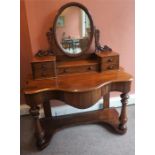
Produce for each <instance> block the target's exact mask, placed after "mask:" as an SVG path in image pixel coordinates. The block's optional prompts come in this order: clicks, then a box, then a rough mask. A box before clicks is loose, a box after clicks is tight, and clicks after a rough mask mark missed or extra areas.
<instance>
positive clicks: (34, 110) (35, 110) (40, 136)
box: [30, 106, 45, 149]
mask: <svg viewBox="0 0 155 155" xmlns="http://www.w3.org/2000/svg"><path fill="white" fill-rule="evenodd" d="M39 109H40V108H39V107H38V106H34V107H31V109H30V113H31V115H32V116H33V117H34V121H35V136H36V139H37V146H38V147H39V148H40V149H41V147H42V146H43V145H44V143H45V132H44V130H43V128H42V126H41V123H40V120H39Z"/></svg>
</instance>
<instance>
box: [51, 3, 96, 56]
mask: <svg viewBox="0 0 155 155" xmlns="http://www.w3.org/2000/svg"><path fill="white" fill-rule="evenodd" d="M71 6H76V7H79V8H80V9H82V10H84V11H85V13H86V14H87V15H88V18H89V20H90V26H91V34H90V40H89V43H88V46H87V48H86V49H85V50H83V51H81V52H80V53H78V54H70V53H67V52H65V51H64V50H63V48H61V47H60V45H59V42H58V40H57V37H56V24H57V19H58V17H59V15H60V14H61V13H62V12H63V11H64V10H65V9H66V8H68V7H71ZM53 30H54V40H55V43H56V45H57V46H58V48H59V49H60V51H61V52H63V53H64V54H65V55H68V56H70V57H77V56H80V55H82V54H84V53H86V52H87V51H88V49H89V48H90V46H91V44H92V40H93V35H94V24H93V20H92V17H91V15H90V13H89V11H88V9H87V8H86V7H85V6H83V5H82V4H80V3H77V2H70V3H67V4H65V5H63V6H62V7H61V8H60V9H59V10H58V12H57V14H56V16H55V19H54V24H53Z"/></svg>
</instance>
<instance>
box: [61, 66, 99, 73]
mask: <svg viewBox="0 0 155 155" xmlns="http://www.w3.org/2000/svg"><path fill="white" fill-rule="evenodd" d="M97 69H98V67H97V65H91V66H82V67H70V68H69V67H68V68H67V67H66V68H58V74H59V75H61V74H69V73H82V72H90V71H97Z"/></svg>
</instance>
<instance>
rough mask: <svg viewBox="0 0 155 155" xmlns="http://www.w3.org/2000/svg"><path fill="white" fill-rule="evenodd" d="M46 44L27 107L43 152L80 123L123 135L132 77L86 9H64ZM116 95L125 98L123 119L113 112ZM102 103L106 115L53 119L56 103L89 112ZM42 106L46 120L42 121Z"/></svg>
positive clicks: (35, 69)
mask: <svg viewBox="0 0 155 155" xmlns="http://www.w3.org/2000/svg"><path fill="white" fill-rule="evenodd" d="M47 38H48V42H49V49H47V50H40V51H39V52H38V53H37V54H36V55H35V56H34V58H33V59H32V62H31V66H32V76H30V77H29V78H28V79H27V81H26V84H25V88H24V94H25V98H26V103H27V104H28V105H29V106H30V114H31V115H32V116H33V117H34V124H35V136H36V144H37V147H38V148H39V149H44V148H45V147H46V146H47V145H48V144H49V142H50V140H51V137H52V136H53V134H54V133H55V132H56V131H58V130H59V129H61V128H63V127H66V126H69V125H77V124H81V123H106V124H108V125H109V126H110V127H112V129H114V131H115V132H117V133H119V134H124V133H125V132H126V131H127V127H126V122H127V114H126V108H127V100H128V92H129V91H130V89H131V82H132V76H131V75H130V74H128V73H127V72H125V70H124V69H123V68H121V67H120V66H119V54H118V53H116V52H114V51H113V50H112V49H111V48H110V47H108V46H107V45H103V46H102V45H101V44H100V41H99V38H100V31H99V30H98V29H96V28H95V26H94V24H93V20H92V17H91V15H90V13H89V11H88V10H87V8H86V7H85V6H83V5H82V4H79V3H75V2H71V3H67V4H65V5H63V6H62V7H61V8H60V9H59V10H58V12H57V14H56V16H55V20H54V23H53V26H52V28H50V30H49V32H47ZM111 91H119V92H121V103H122V107H121V112H120V114H119V113H118V112H117V111H116V109H115V108H110V107H109V98H110V92H111ZM101 98H103V99H104V104H103V109H100V110H96V111H92V112H85V113H80V114H70V115H64V116H55V117H53V116H52V113H51V105H50V102H49V101H50V100H51V99H57V100H61V101H64V102H65V103H66V104H68V105H71V106H73V107H75V108H79V109H86V108H89V107H91V106H92V105H94V104H95V103H96V102H97V101H98V100H99V99H101ZM40 105H42V106H43V110H44V114H45V117H44V118H39V110H40Z"/></svg>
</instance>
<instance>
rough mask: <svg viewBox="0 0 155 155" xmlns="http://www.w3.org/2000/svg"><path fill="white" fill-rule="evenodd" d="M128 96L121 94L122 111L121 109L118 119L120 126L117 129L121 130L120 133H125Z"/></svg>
mask: <svg viewBox="0 0 155 155" xmlns="http://www.w3.org/2000/svg"><path fill="white" fill-rule="evenodd" d="M128 98H129V96H128V94H126V93H123V94H121V103H122V109H121V114H120V117H119V120H120V124H119V129H120V130H122V132H124V133H125V132H126V131H127V126H126V123H127V120H128V119H127V103H128Z"/></svg>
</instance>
